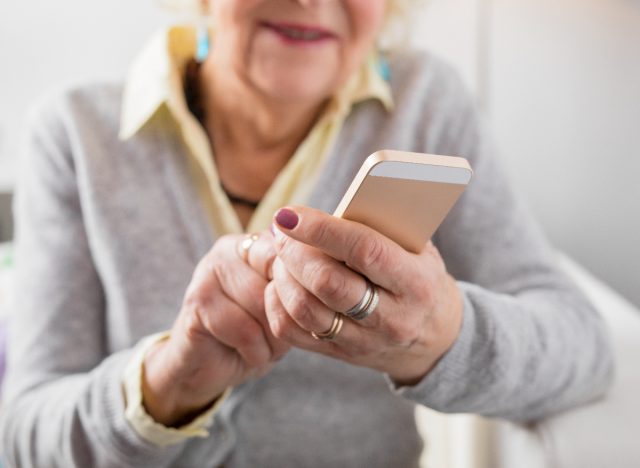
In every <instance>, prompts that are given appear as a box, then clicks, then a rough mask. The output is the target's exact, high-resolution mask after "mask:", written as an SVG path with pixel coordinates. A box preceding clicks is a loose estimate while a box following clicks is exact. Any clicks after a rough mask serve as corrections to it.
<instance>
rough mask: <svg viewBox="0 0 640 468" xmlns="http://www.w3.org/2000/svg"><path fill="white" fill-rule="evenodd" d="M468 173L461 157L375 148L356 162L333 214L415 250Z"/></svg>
mask: <svg viewBox="0 0 640 468" xmlns="http://www.w3.org/2000/svg"><path fill="white" fill-rule="evenodd" d="M472 175H473V171H472V170H471V166H470V165H469V162H468V161H467V160H466V159H464V158H459V157H455V156H439V155H433V154H422V153H408V152H404V151H391V150H383V151H378V152H376V153H374V154H372V155H371V156H369V157H368V158H367V159H366V160H365V162H364V163H363V164H362V167H361V168H360V170H359V171H358V173H357V174H356V176H355V178H354V179H353V182H352V183H351V186H349V188H348V189H347V192H346V193H345V195H344V197H343V198H342V201H340V204H339V205H338V207H337V208H336V210H335V212H334V216H338V217H340V218H344V219H349V220H351V221H357V222H359V223H362V224H365V225H367V226H369V227H371V228H373V229H375V230H376V231H378V232H380V233H381V234H384V235H385V236H387V237H389V238H390V239H392V240H394V241H395V242H397V243H398V244H400V245H401V246H402V247H404V248H405V249H406V250H409V251H411V252H414V253H420V252H421V251H422V249H423V248H424V246H425V244H426V243H427V242H428V241H429V239H430V238H431V236H432V235H433V233H434V232H435V231H436V229H438V226H440V224H441V223H442V221H443V220H444V218H445V217H446V216H447V213H449V211H450V210H451V208H453V206H454V205H455V203H456V201H457V200H458V198H459V197H460V195H462V193H463V192H464V190H465V188H466V187H467V185H468V184H469V182H470V181H471V177H472Z"/></svg>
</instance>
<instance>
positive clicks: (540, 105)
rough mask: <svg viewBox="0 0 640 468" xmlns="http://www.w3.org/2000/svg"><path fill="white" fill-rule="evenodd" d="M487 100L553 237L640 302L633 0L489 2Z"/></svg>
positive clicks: (637, 25) (639, 83)
mask: <svg viewBox="0 0 640 468" xmlns="http://www.w3.org/2000/svg"><path fill="white" fill-rule="evenodd" d="M491 11H492V13H491V28H490V29H489V30H490V33H491V36H490V38H489V44H490V48H489V53H488V54H487V57H488V59H489V63H488V64H487V69H488V70H489V79H488V84H489V86H488V89H487V93H488V95H487V100H486V102H487V104H488V111H489V113H490V115H491V119H492V122H493V129H494V131H495V133H496V135H497V137H498V141H499V143H500V145H501V149H502V150H503V153H504V154H505V156H506V157H507V159H508V161H509V162H510V168H511V173H512V175H513V180H514V181H515V182H516V183H517V184H518V186H520V187H522V189H523V190H524V191H525V193H526V194H527V196H528V198H529V200H530V202H531V204H532V206H533V208H534V211H535V212H536V214H537V216H538V218H539V219H540V221H541V222H542V223H543V225H544V227H545V228H546V230H547V232H548V234H549V235H550V237H551V238H552V239H553V240H554V242H555V243H556V244H557V245H559V246H560V247H561V248H562V249H563V250H565V251H567V252H568V253H569V254H571V255H572V256H574V257H575V258H577V259H578V260H579V261H580V262H582V263H583V264H584V265H585V266H586V267H587V268H588V269H590V270H591V271H593V272H595V273H596V274H597V275H598V276H600V277H602V278H604V279H605V280H606V281H607V282H609V283H610V284H611V285H612V286H614V287H615V288H616V289H618V290H619V291H620V292H622V293H623V294H624V295H626V296H627V297H629V298H630V299H632V300H633V301H634V302H635V304H637V305H640V244H639V243H638V240H639V238H640V207H639V206H638V203H640V1H639V0H492V8H491Z"/></svg>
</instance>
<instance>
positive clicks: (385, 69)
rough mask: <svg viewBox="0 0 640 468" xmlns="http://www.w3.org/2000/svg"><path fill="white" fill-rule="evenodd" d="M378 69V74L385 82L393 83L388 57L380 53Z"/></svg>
mask: <svg viewBox="0 0 640 468" xmlns="http://www.w3.org/2000/svg"><path fill="white" fill-rule="evenodd" d="M376 65H377V68H378V73H379V74H380V76H381V77H382V79H383V80H384V81H386V82H387V83H388V82H390V81H391V67H390V66H389V62H388V61H387V59H386V57H385V56H384V55H383V54H382V52H380V53H378V63H377V64H376Z"/></svg>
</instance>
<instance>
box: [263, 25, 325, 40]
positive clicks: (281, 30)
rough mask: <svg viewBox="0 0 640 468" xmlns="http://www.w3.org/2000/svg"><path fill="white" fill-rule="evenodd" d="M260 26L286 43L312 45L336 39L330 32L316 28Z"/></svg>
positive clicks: (306, 26)
mask: <svg viewBox="0 0 640 468" xmlns="http://www.w3.org/2000/svg"><path fill="white" fill-rule="evenodd" d="M261 26H263V27H265V28H267V29H269V30H270V31H271V32H273V33H275V34H277V35H278V36H279V37H280V39H282V40H284V41H285V42H288V43H295V44H314V43H319V42H323V41H327V40H332V39H335V38H336V35H335V34H333V33H332V32H331V31H329V30H327V29H324V28H321V27H317V26H308V25H302V24H292V23H269V22H263V23H261Z"/></svg>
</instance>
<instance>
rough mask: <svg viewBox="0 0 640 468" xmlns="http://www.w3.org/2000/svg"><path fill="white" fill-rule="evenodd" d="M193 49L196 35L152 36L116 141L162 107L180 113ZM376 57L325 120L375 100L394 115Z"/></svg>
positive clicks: (181, 30) (130, 82) (128, 88)
mask: <svg viewBox="0 0 640 468" xmlns="http://www.w3.org/2000/svg"><path fill="white" fill-rule="evenodd" d="M195 49H196V33H195V29H194V28H193V27H190V26H173V27H170V28H168V29H166V30H162V31H160V32H158V33H156V34H155V35H154V36H153V37H152V38H151V39H150V40H149V42H148V43H147V44H146V45H145V47H144V48H143V49H142V51H141V53H140V54H139V56H138V57H137V59H136V60H135V61H134V62H133V64H132V66H131V68H130V70H129V74H128V76H127V79H126V81H125V86H124V91H123V97H122V113H121V118H120V134H119V135H120V138H121V139H123V140H126V139H128V138H130V137H132V136H134V135H135V134H136V133H137V132H138V131H139V130H140V129H141V128H142V127H144V125H145V124H146V123H147V122H148V121H149V120H150V119H151V117H152V116H153V115H154V114H155V113H156V112H157V111H158V109H160V107H162V106H163V105H166V106H167V107H168V108H169V110H170V111H171V112H172V113H174V114H179V113H182V112H185V110H186V102H185V99H184V93H183V91H182V89H183V88H182V73H183V71H184V67H185V65H186V63H187V62H188V61H189V60H190V59H191V58H192V57H193V56H194V54H195ZM378 61H379V57H378V55H377V54H371V55H370V56H369V57H368V58H367V60H366V61H365V63H364V64H363V65H362V67H361V68H360V70H358V72H357V73H355V74H354V75H353V76H352V77H351V78H350V79H349V81H348V82H347V83H346V84H345V85H344V86H343V87H342V88H341V89H340V90H339V91H338V92H337V93H336V95H335V96H334V97H333V99H332V100H331V102H330V104H329V106H328V107H327V110H326V112H325V114H324V117H326V118H330V117H332V116H333V115H335V114H336V113H347V114H348V113H349V112H350V110H351V108H352V107H353V106H354V105H355V104H357V103H359V102H362V101H366V100H369V99H377V100H379V101H380V102H381V103H382V105H383V106H384V108H385V109H386V110H387V111H388V112H391V111H392V110H393V98H392V94H391V88H390V86H389V83H387V82H386V81H385V80H384V79H383V78H382V76H381V75H380V73H379V71H378Z"/></svg>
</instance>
